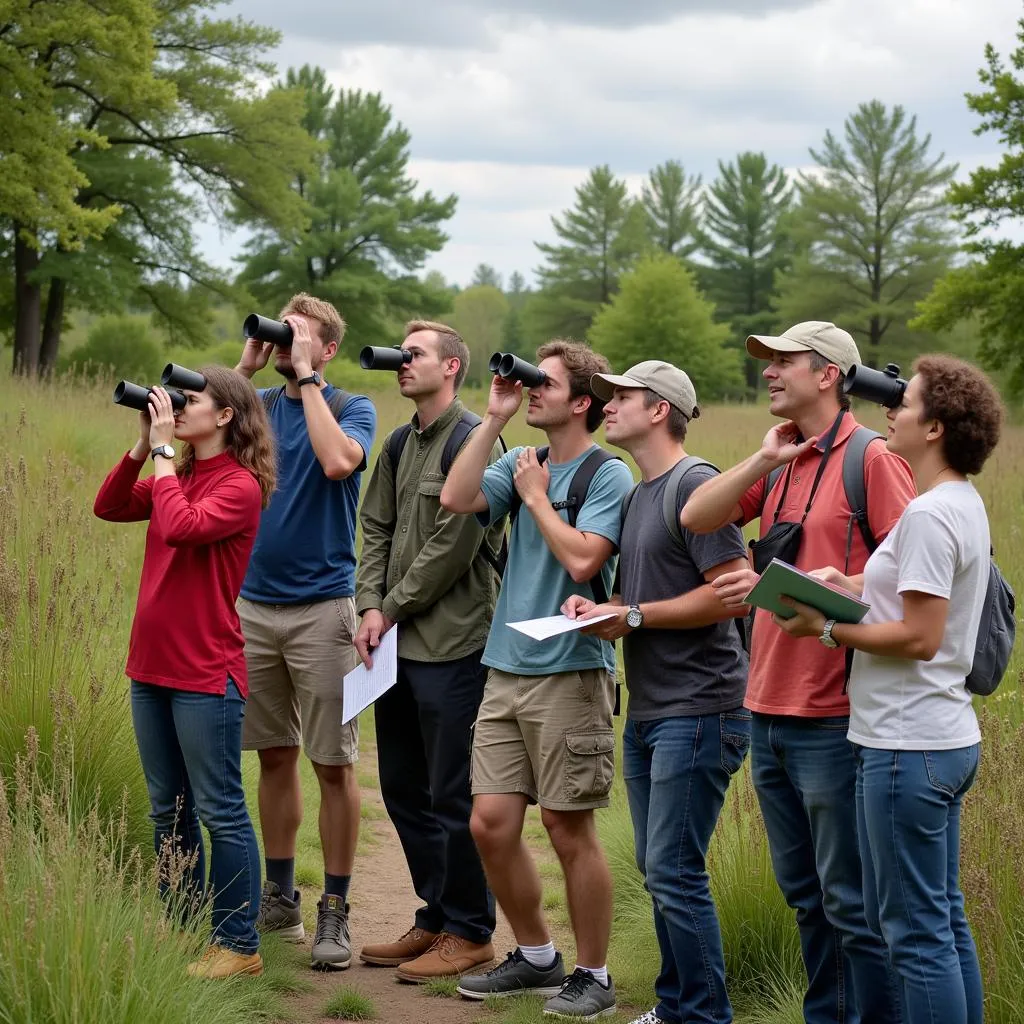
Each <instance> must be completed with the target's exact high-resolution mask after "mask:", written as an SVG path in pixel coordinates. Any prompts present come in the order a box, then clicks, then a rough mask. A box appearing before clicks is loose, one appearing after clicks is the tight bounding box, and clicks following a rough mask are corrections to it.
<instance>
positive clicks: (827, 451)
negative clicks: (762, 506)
mask: <svg viewBox="0 0 1024 1024" xmlns="http://www.w3.org/2000/svg"><path fill="white" fill-rule="evenodd" d="M845 415H846V410H845V409H840V410H839V415H838V416H836V418H835V420H834V421H833V423H832V426H831V427H830V428H829V432H828V433H827V434H826V435H825V448H824V451H823V453H822V456H821V461H820V462H819V463H818V471H817V473H815V474H814V483H812V484H811V493H810V494H809V495H808V496H807V504H806V506H805V507H804V514H803V515H802V516H801V517H800V525H801V526H803V523H804V520H805V519H806V518H807V513H808V512H810V511H811V504H812V502H813V501H814V496H815V494H817V493H818V484H820V483H821V478H822V476H823V474H824V472H825V467H826V466H827V465H828V460H829V457H830V456H831V455H832V449H833V446H834V445H835V441H836V435H837V434H838V433H839V427H840V426H841V425H842V422H843V417H844V416H845ZM792 475H793V463H792V462H791V463H790V464H789V465H788V466H787V467H786V479H785V481H784V483H783V487H782V494H781V496H780V497H779V503H778V504H777V505H776V506H775V515H774V516H773V517H772V526H774V525H775V524H776V523H777V522H778V521H779V513H780V512H781V511H782V506H783V505H784V504H785V501H786V495H787V494H788V493H789V483H790V478H791V477H792ZM769 486H770V478H769V480H767V481H765V487H766V488H768V487H769ZM765 498H766V499H767V491H766V493H765Z"/></svg>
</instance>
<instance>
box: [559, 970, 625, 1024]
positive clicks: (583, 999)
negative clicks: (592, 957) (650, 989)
mask: <svg viewBox="0 0 1024 1024" xmlns="http://www.w3.org/2000/svg"><path fill="white" fill-rule="evenodd" d="M614 1012H615V983H614V982H613V981H612V976H611V975H610V974H609V975H608V987H607V988H605V987H604V985H602V984H601V983H600V982H599V981H598V980H597V978H595V977H594V976H593V975H592V974H591V973H590V971H584V970H582V969H581V968H579V967H577V968H576V970H575V971H573V972H572V974H570V975H569V977H567V978H566V979H565V981H563V982H562V991H561V992H559V993H558V995H557V996H555V998H554V999H549V1000H548V1001H547V1002H546V1003H545V1004H544V1016H545V1017H571V1018H572V1019H573V1020H597V1019H598V1017H610V1016H611V1015H612V1014H613V1013H614Z"/></svg>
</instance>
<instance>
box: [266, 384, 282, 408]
mask: <svg viewBox="0 0 1024 1024" xmlns="http://www.w3.org/2000/svg"><path fill="white" fill-rule="evenodd" d="M283 394H284V385H283V384H280V385H278V386H277V387H276V388H266V389H265V390H264V391H263V392H261V394H260V397H261V398H262V399H263V407H264V408H265V409H266V410H267V415H268V416H269V415H270V414H271V413H272V412H273V411H274V406H275V405H277V403H278V400H279V399H280V397H281V396H282V395H283Z"/></svg>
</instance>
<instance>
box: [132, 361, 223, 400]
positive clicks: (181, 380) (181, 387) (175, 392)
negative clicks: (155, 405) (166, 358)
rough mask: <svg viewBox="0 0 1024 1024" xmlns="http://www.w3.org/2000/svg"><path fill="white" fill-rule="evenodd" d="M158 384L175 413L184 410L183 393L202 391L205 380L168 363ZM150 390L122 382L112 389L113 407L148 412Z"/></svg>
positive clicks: (198, 374)
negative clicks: (165, 393)
mask: <svg viewBox="0 0 1024 1024" xmlns="http://www.w3.org/2000/svg"><path fill="white" fill-rule="evenodd" d="M160 383H161V384H162V385H163V387H164V388H165V389H166V391H167V394H168V395H169V396H170V399H171V406H172V407H173V409H174V411H175V412H178V411H179V410H180V409H184V408H185V395H184V394H183V392H184V391H202V390H203V388H205V387H206V378H205V377H204V376H203V375H202V374H201V373H196V371H195V370H188V369H186V368H185V367H184V366H178V365H177V363H168V364H167V365H166V366H165V367H164V372H163V373H161V374H160ZM152 391H153V389H152V388H147V387H143V386H142V385H141V384H133V383H132V382H131V381H130V380H122V381H120V382H119V383H118V385H117V387H116V388H114V405H121V406H124V408H126V409H137V410H138V411H139V412H148V411H149V396H150V394H151V393H152Z"/></svg>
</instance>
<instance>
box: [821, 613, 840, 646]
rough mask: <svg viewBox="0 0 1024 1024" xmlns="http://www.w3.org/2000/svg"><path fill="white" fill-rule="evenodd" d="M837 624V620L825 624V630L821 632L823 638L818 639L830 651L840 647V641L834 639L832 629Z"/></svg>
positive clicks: (830, 620)
mask: <svg viewBox="0 0 1024 1024" xmlns="http://www.w3.org/2000/svg"><path fill="white" fill-rule="evenodd" d="M835 624H836V620H835V619H829V620H828V621H827V622H826V623H825V628H824V629H823V630H822V631H821V636H819V637H818V639H819V640H820V641H821V642H822V643H823V644H824V645H825V646H826V647H827V648H828V649H829V650H830V651H834V650H835V649H836V648H837V647H838V646H839V641H838V640H833V639H832V629H833V627H834V626H835Z"/></svg>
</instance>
